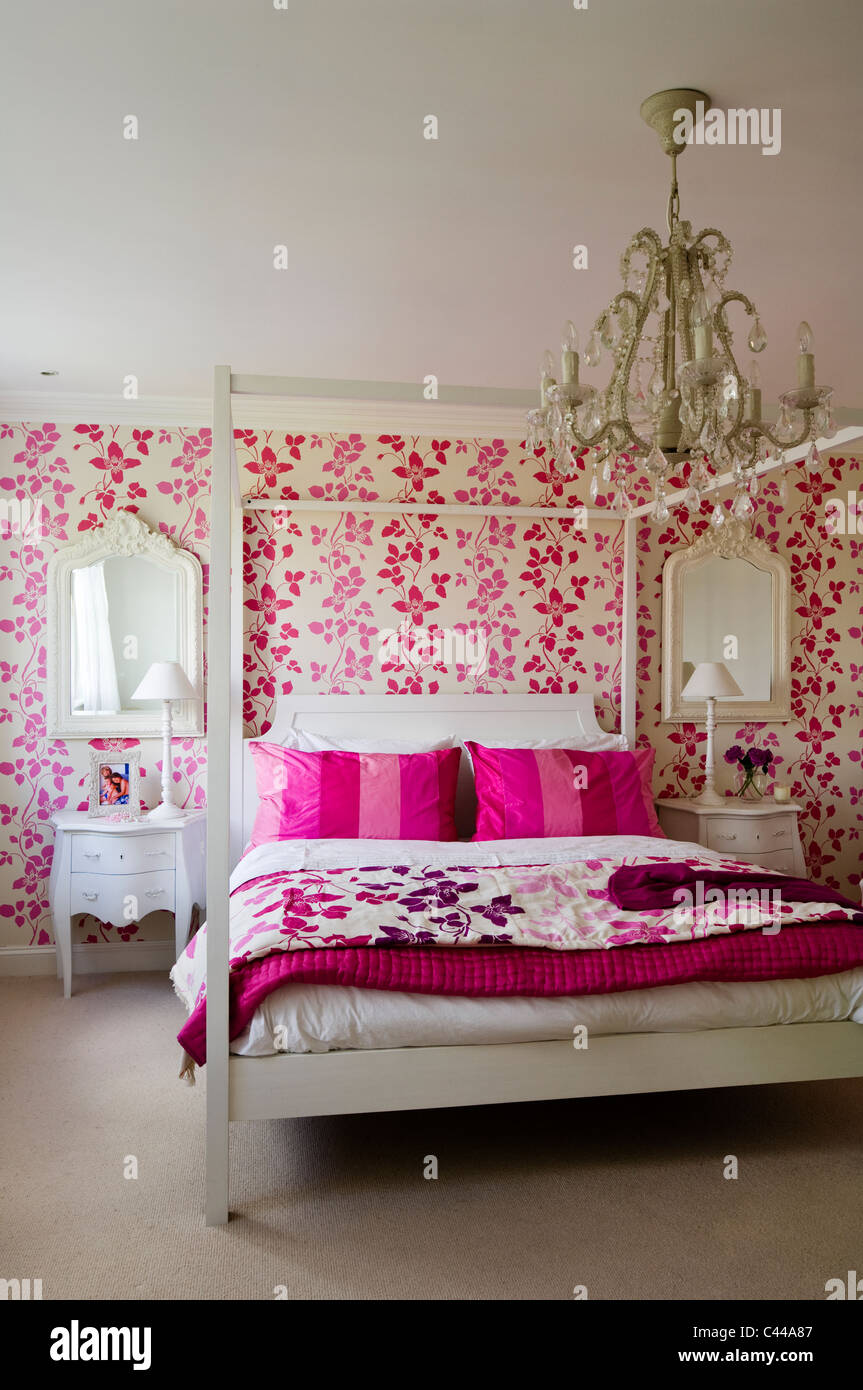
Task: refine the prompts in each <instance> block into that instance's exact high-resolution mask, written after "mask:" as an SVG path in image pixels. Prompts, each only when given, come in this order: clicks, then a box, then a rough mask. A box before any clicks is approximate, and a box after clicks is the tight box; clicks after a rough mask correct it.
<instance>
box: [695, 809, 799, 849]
mask: <svg viewBox="0 0 863 1390" xmlns="http://www.w3.org/2000/svg"><path fill="white" fill-rule="evenodd" d="M792 844H793V837H792V833H791V821H790V820H789V819H788V817H787V816H753V818H752V820H744V819H742V818H741V817H737V816H725V817H723V816H717V817H716V818H715V819H711V820H710V821H708V824H707V847H708V849H715V850H718V852H719V853H720V854H727V855H730V856H731V857H732V858H733V857H734V855H736V854H762V855H763V854H769V853H770V852H771V851H772V850H779V849H790V848H791V846H792Z"/></svg>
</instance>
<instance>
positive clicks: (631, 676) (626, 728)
mask: <svg viewBox="0 0 863 1390" xmlns="http://www.w3.org/2000/svg"><path fill="white" fill-rule="evenodd" d="M637 538H638V522H637V521H636V519H635V517H631V516H630V517H627V518H626V520H625V521H624V523H623V610H622V613H621V618H620V732H621V733H622V734H623V736H624V738H625V739H626V741H627V747H629V748H634V747H635V735H636V727H635V723H636V692H637V686H636V671H637V663H638V608H637V598H638V549H637Z"/></svg>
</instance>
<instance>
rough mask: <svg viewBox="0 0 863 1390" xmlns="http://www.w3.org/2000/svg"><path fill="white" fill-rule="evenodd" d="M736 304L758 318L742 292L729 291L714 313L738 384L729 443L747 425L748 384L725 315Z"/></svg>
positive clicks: (749, 301) (727, 438) (718, 331)
mask: <svg viewBox="0 0 863 1390" xmlns="http://www.w3.org/2000/svg"><path fill="white" fill-rule="evenodd" d="M734 303H737V304H742V305H743V307H744V309H746V311H747V313H748V314H750V315H751V316H755V317H757V315H756V313H755V305H754V304H753V303H752V300H751V299H749V298H748V296H747V295H745V294H743V293H742V292H741V291H740V290H728V291H727V293H726V294H724V295H723V296H722V298H721V299H720V301H719V303H718V304H717V306H716V308H715V309H714V311H713V321H714V323H715V324H716V332H717V334H718V335H719V341H720V342H721V343H722V346H723V347H724V348H725V355H726V357H727V358H728V360H729V362H730V363H731V370H732V371H733V372H734V378H735V380H736V382H737V411H736V414H735V417H734V423H733V424H732V426H731V429H730V430H729V431H728V434H727V436H726V440H727V441H728V442H730V441H731V440H734V439H737V438H739V437H740V433H741V429H742V426H743V425H744V423H745V420H744V411H745V409H746V384H745V382H744V379H743V373H742V372H741V370H740V368H739V367H738V365H737V358H736V357H735V356H734V349H733V347H732V346H731V329H730V327H729V324H728V316H727V315H726V313H725V309H726V306H727V305H729V304H734Z"/></svg>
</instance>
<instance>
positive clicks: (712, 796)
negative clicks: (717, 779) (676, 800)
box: [689, 789, 728, 806]
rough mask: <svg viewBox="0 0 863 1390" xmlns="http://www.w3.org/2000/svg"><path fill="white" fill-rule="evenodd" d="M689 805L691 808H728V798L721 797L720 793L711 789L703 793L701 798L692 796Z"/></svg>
mask: <svg viewBox="0 0 863 1390" xmlns="http://www.w3.org/2000/svg"><path fill="white" fill-rule="evenodd" d="M689 803H690V805H691V806H727V805H728V797H727V796H721V795H720V793H719V792H718V791H715V790H713V789H711V790H710V791H703V792H702V793H701V795H700V796H691V797H690V798H689Z"/></svg>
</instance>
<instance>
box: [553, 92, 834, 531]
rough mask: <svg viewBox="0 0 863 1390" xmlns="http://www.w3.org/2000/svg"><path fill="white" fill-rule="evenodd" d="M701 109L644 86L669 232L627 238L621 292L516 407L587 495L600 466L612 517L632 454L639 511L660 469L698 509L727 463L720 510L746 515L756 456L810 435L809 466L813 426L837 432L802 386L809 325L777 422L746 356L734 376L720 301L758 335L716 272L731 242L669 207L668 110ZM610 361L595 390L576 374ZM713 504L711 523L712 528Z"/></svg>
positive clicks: (660, 489)
mask: <svg viewBox="0 0 863 1390" xmlns="http://www.w3.org/2000/svg"><path fill="white" fill-rule="evenodd" d="M697 102H703V103H704V105H703V106H702V107H701V108H700V109H701V111H702V112H703V111H705V110H707V109H708V108H709V107H710V98H709V97H708V96H706V94H705V93H704V92H698V91H693V90H691V89H675V90H672V91H665V92H657V93H656V94H655V95H654V96H652V97H648V99H647V100H646V101H645V102H644V103H643V104H642V107H641V115H642V118H643V119H644V120H645V121H646V122H647V124H648V125H649V126H651V127H652V128H653V129H654V130H655V131H656V132H657V134H658V136H659V138H660V141H661V143H662V148H663V149H664V151H665V153H666V154H667V155H668V156H669V157H670V159H671V192H670V196H669V200H668V215H667V223H668V243H667V245H663V242H662V238H661V237H660V236H659V234H658V233H657V232H655V231H653V230H652V229H651V228H649V227H645V228H642V230H641V231H640V232H638V233H636V235H635V236H634V237H633V238H632V240H631V241H630V243H629V245H628V246H627V248H626V250H625V251H624V253H623V255H622V257H621V261H620V271H621V277H622V280H623V289H622V290H620V291H619V293H618V294H616V295H615V297H614V298H613V299H612V301H611V303H610V304H609V305H608V307H607V308H606V309H604V310H603V311H602V313H601V314H600V315H599V317H598V319H597V320H596V322H595V324H594V326H593V329H592V331H591V333H590V336H589V338H588V341H587V345H586V347H585V350H584V354H583V357H582V358H581V359H580V358H579V340H578V334H577V332H576V330H575V327H574V325H573V324H572V322H571V321H570V322H568V323H567V324H566V327H565V329H564V334H563V343H562V345H561V371H560V379H559V380H557V379H556V378H555V364H554V359H553V357H552V355H551V353H550V352H547V353H546V354H545V356H544V358H543V363H542V368H541V384H540V405H539V407H538V408H537V409H535V410H531V411H529V412H528V416H527V422H528V436H527V447H528V448H529V449H531V450H533V449H538V448H540V447H544V448H545V449H546V451H547V453H548V454H549V456H550V457H553V458H554V459H555V462H556V467H557V469H558V471H559V472H561V473H564V474H571V473H572V472H574V469H575V462H576V458H577V457H579V456H580V455H581V454H582V453H584V451H585V450H589V451H590V454H589V456H588V457H589V461H590V464H591V481H590V500H591V502H595V501H596V499H597V497H598V495H599V491H600V477H601V478H602V481H603V482H604V483H606V484H610V485H611V492H612V493H613V500H612V506H613V507H614V510H615V511H616V512H617V513H618V514H619V515H621V516H627V515H629V513H630V512H631V510H632V506H633V500H632V498H631V497H630V495H629V491H628V486H627V474H628V473H629V471H630V467H631V465H632V464H633V463H635V464H636V465H638V466H640V467H641V468H642V469H643V470H644V471H645V472H646V473H647V474H648V475H649V477H650V479H651V480H652V482H653V506H652V510H651V515H652V517H653V519H654V520H655V521H657V522H663V521H665V520H667V518H668V516H669V508H668V503H667V500H666V480H667V478H668V477H669V476H670V475H673V474H677V475H678V476H680V477H684V476H685V477H686V480H687V482H688V487H687V490H686V498H685V501H686V505H687V506H689V507H690V508H693V509H695V510H697V509H698V508H699V507H700V504H701V499H702V497H703V496H704V494H705V493H706V492H708V491H710V490H712V488H713V486H714V484H715V481H716V476H717V475H718V474H720V473H723V472H726V471H728V470H730V471H731V474H732V478H733V482H734V487H735V495H734V501H733V504H732V508H731V510H732V514H733V516H734V517H735V518H736V519H738V520H741V521H742V520H745V519H746V518H747V517H749V516H751V514H752V512H753V510H754V504H753V501H752V499H753V497H754V496H756V495H757V491H758V477H759V465H760V464H762V463H766V464H767V465H768V466H769V465H771V464H773V463H779V462H781V460H782V457H783V453H784V451H785V450H786V449H791V448H797V447H799V446H800V445H801V444H803V443H805V441H806V440H809V441H811V443H810V447H809V451H808V454H807V457H806V464H807V467H808V468H809V469H810V471H813V472H818V471H819V469H820V468H821V458H820V455H819V453H818V450H817V448H816V445H815V440H816V439H817V438H818V437H819V436H830V435H832V434H835V433H836V422H835V420H834V417H833V406H832V400H833V391H832V388H831V387H829V386H816V384H815V358H814V354H813V347H814V341H813V334H812V329H811V328H810V327H809V325H808V323H801V325H800V328H799V331H798V339H799V341H798V348H799V355H798V358H797V386H796V387H795V388H794V389H793V390H790V391H786V392H784V393H783V394H782V396H781V397H780V407H781V408H780V411H779V416H778V419H777V421H776V424H775V425H774V426H773V427H772V428H770V427H768V426H767V425H766V424H765V423H764V422H763V421H762V419H761V377H760V372H759V368H758V363H757V362H756V361H754V360H753V361H752V364H751V367H750V369H749V371H748V374H747V378H746V379H745V380H744V377H743V375H742V372H741V369H740V367H739V366H738V363H737V359H736V358H735V355H734V351H733V347H732V342H733V335H732V330H731V327H730V324H729V321H728V310H729V308H730V307H731V306H732V305H740V306H742V310H743V312H744V313H745V314H746V315H747V316H748V320H749V323H748V335H747V341H748V345H749V349H750V351H751V352H753V353H756V354H757V353H760V352H763V350H764V348H765V347H766V346H767V334H766V333H765V331H764V327H763V325H762V323H761V319H760V317H759V315H758V312H757V310H756V308H755V305H754V304H753V303H752V301H751V300H750V299H749V298H747V296H746V295H745V294H742V293H741V292H740V291H739V290H729V289H726V287H725V280H726V276H727V273H728V269H729V267H730V264H731V254H732V252H731V244H730V242H729V241H728V239H727V237H725V236H724V235H723V233H722V232H720V231H718V230H717V229H716V228H715V227H708V228H706V229H705V230H704V231H702V232H699V233H698V234H697V235H694V234H693V231H692V225H691V223H689V222H685V221H682V220H681V218H680V196H679V192H678V186H677V159H678V155H679V154H680V153H681V152H682V151H683V150H684V149H685V148H686V146H685V144H682V143H678V141H677V139H676V138H675V135H676V132H677V133H679V131H680V129H681V112H683V111H688V112H690V114H691V115H692V116H693V117H694V115H695V112H696V103H697ZM605 354H608V355H609V357H610V359H611V377H610V380H609V382H608V385H607V386H606V387H605V388H603V389H597V388H596V387H594V386H590V385H587V384H586V383H584V382H582V381H581V380H580V379H579V365H580V361H581V362H583V363H584V365H585V366H586V367H596V366H598V365H599V364H600V363H601V361H602V359H603V357H604V355H605ZM725 516H726V511H725V508H724V507H723V506H722V504H721V503H720V502H717V503H716V506H715V507H714V510H713V517H712V521H713V524H714V525H715V526H721V525H722V524H723V522H724V520H725Z"/></svg>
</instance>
